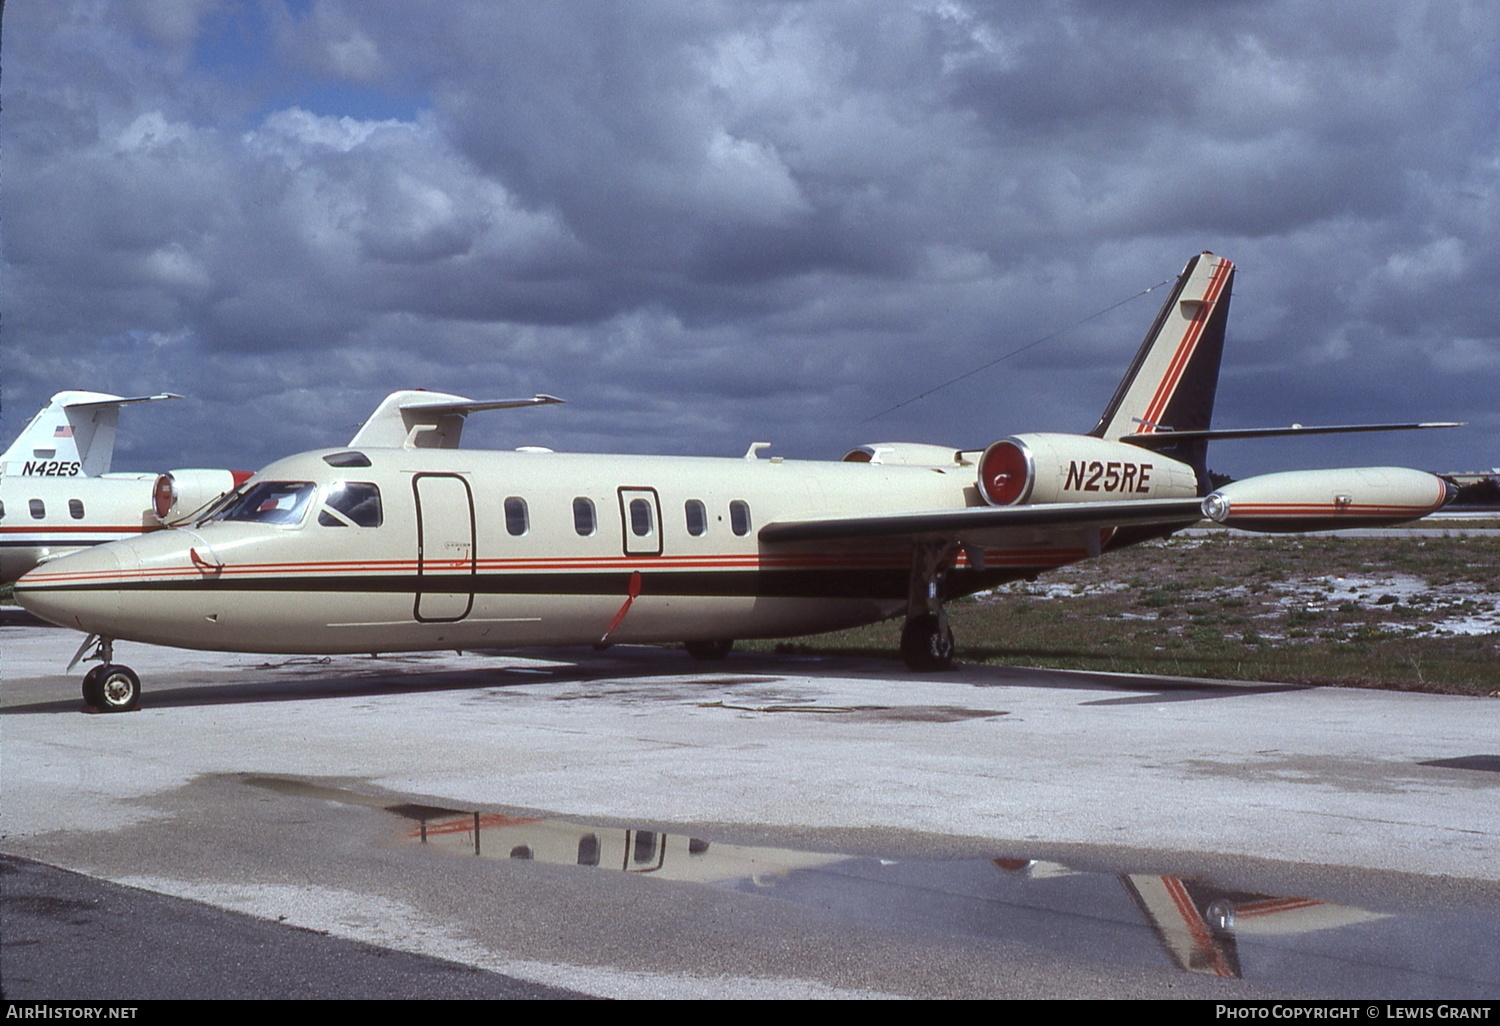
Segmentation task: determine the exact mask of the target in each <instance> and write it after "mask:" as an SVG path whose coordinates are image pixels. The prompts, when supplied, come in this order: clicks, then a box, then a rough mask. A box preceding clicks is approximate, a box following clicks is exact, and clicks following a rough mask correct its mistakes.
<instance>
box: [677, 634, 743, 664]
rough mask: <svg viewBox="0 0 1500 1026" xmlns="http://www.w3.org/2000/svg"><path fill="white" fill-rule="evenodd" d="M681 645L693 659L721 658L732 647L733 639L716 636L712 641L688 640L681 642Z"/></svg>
mask: <svg viewBox="0 0 1500 1026" xmlns="http://www.w3.org/2000/svg"><path fill="white" fill-rule="evenodd" d="M683 647H684V648H686V649H687V653H688V655H690V656H692V657H693V658H694V659H707V660H714V659H723V658H724V657H725V656H727V655H728V654H729V650H730V649H732V648H734V640H733V639H730V638H717V639H715V640H713V641H688V642H684V643H683Z"/></svg>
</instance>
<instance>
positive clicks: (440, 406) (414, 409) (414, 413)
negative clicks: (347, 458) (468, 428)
mask: <svg viewBox="0 0 1500 1026" xmlns="http://www.w3.org/2000/svg"><path fill="white" fill-rule="evenodd" d="M562 401H563V400H561V399H559V398H557V396H555V395H545V394H543V395H535V396H532V397H531V398H530V399H465V398H464V397H463V396H461V395H450V394H448V393H447V392H427V391H424V390H422V389H420V388H414V389H407V390H406V391H403V392H392V393H391V394H390V395H388V396H386V397H385V399H383V400H382V401H381V403H380V405H379V406H377V407H376V408H375V412H374V413H372V414H370V419H369V420H367V421H365V422H364V424H363V425H362V426H361V427H360V429H359V430H358V431H356V432H355V433H354V437H353V438H351V439H349V445H350V446H351V447H353V448H361V447H365V446H370V447H385V448H405V449H457V448H458V441H459V439H460V438H461V437H462V436H463V430H464V419H465V418H466V417H468V415H469V414H471V413H477V412H479V411H480V410H510V409H516V408H518V407H522V406H549V405H551V404H553V403H560V402H562Z"/></svg>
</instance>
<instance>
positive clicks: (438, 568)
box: [412, 474, 477, 623]
mask: <svg viewBox="0 0 1500 1026" xmlns="http://www.w3.org/2000/svg"><path fill="white" fill-rule="evenodd" d="M412 489H413V491H414V492H415V493H416V499H417V594H416V603H415V606H414V610H413V615H414V616H415V617H416V619H417V620H419V621H421V622H423V623H451V622H453V621H455V620H462V619H463V618H464V617H466V616H468V615H469V611H470V610H471V609H473V608H474V583H475V580H476V578H475V573H476V569H477V568H476V565H475V560H474V549H475V545H474V531H475V526H474V493H473V492H472V491H471V490H470V488H469V482H468V481H466V480H465V479H464V478H462V477H460V476H459V475H457V474H418V475H416V476H415V477H414V478H412Z"/></svg>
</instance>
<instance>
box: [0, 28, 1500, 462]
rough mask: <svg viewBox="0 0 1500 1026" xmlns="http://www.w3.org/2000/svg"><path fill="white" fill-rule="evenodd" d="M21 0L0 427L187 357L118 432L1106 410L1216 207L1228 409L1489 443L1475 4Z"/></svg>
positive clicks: (927, 434) (1487, 450)
mask: <svg viewBox="0 0 1500 1026" xmlns="http://www.w3.org/2000/svg"><path fill="white" fill-rule="evenodd" d="M8 13H9V15H10V17H8V18H7V19H6V24H5V30H6V31H5V39H4V41H5V44H6V47H5V58H6V60H5V64H4V71H5V75H4V81H3V84H4V89H5V95H4V112H3V115H0V130H3V132H4V147H5V156H6V165H5V178H4V181H3V194H0V204H3V210H0V213H3V224H4V229H5V237H4V247H5V248H4V256H5V260H6V267H5V269H4V270H5V277H4V281H3V290H4V291H3V300H4V351H3V353H0V360H3V364H0V366H3V370H4V400H5V417H4V425H5V430H6V432H7V433H13V432H14V431H15V430H17V429H18V428H19V425H20V423H21V422H23V421H24V419H25V418H26V417H28V416H29V415H30V413H31V412H32V411H33V410H34V409H35V408H36V406H38V405H40V404H41V403H42V402H43V401H44V400H45V398H46V397H47V395H49V394H50V393H51V392H54V391H57V390H60V389H63V388H69V387H94V388H102V389H106V390H114V391H118V392H131V393H135V392H146V391H156V390H160V389H163V388H170V389H173V390H176V391H182V392H188V393H190V394H192V395H194V396H195V397H197V400H198V401H197V402H195V403H192V404H178V406H179V409H178V410H175V411H172V412H158V411H155V410H152V411H146V412H138V413H133V414H132V415H131V416H130V419H129V423H128V426H127V430H126V431H125V432H124V433H123V435H122V438H124V439H126V440H125V441H122V453H130V452H131V451H132V450H133V451H134V452H135V453H140V454H141V457H142V459H145V460H147V462H146V463H145V464H144V465H147V466H156V465H160V464H171V465H183V464H185V463H193V464H203V463H228V464H233V465H237V466H239V465H247V464H248V465H254V464H258V463H261V462H264V461H266V460H269V459H271V458H274V457H275V456H278V455H281V454H284V453H285V452H287V451H291V450H294V449H298V448H302V447H305V446H307V445H311V444H325V443H328V444H334V443H338V442H341V441H342V440H344V439H345V438H347V436H348V434H350V433H352V430H353V428H354V426H355V425H357V423H358V422H359V421H360V420H361V419H362V418H363V416H364V415H365V414H366V413H368V411H369V409H370V408H372V407H373V405H374V403H375V402H376V401H377V400H378V399H379V398H380V396H382V395H383V394H384V393H385V392H387V391H390V390H392V389H395V388H398V387H408V386H413V385H419V386H426V387H431V388H441V389H448V390H455V391H460V392H465V393H468V394H473V395H479V396H483V397H491V396H496V395H508V394H524V393H528V392H533V391H551V392H556V393H560V394H564V395H566V396H567V397H568V398H569V399H571V400H572V404H571V405H570V406H568V407H564V408H561V409H555V410H544V411H526V412H522V413H517V414H504V415H498V416H496V417H494V418H493V419H491V420H487V421H484V422H482V423H481V422H476V423H475V424H474V425H472V426H471V428H470V437H472V438H474V439H475V440H487V441H491V442H493V443H495V444H507V445H508V444H517V443H520V442H537V443H541V444H551V445H555V446H558V447H561V448H624V449H631V450H644V451H682V450H692V451H699V452H720V453H731V454H736V455H737V454H738V453H740V452H742V451H743V449H744V446H745V444H746V443H747V442H748V441H750V440H752V439H759V438H771V439H773V440H775V441H777V442H778V443H780V450H781V451H787V452H791V453H794V454H799V455H836V454H837V453H839V452H841V451H843V449H845V448H847V447H848V446H849V445H852V444H855V443H858V442H860V441H867V440H870V439H875V438H891V437H908V438H914V439H919V440H931V441H952V442H954V443H957V444H964V445H980V444H984V443H985V442H986V441H988V440H990V439H992V438H994V437H996V436H998V435H1001V434H1005V433H1009V432H1012V431H1017V430H1026V429H1063V430H1078V429H1084V428H1087V427H1089V426H1091V425H1092V423H1093V421H1094V419H1095V417H1096V416H1097V411H1098V409H1099V408H1100V407H1101V406H1102V404H1103V403H1104V401H1105V400H1106V399H1107V398H1108V396H1109V394H1110V392H1111V390H1112V388H1113V384H1114V381H1115V380H1116V379H1117V377H1118V375H1119V374H1120V372H1121V371H1122V370H1123V367H1124V365H1125V364H1126V363H1127V362H1128V360H1129V357H1130V355H1131V353H1132V351H1133V347H1134V345H1135V343H1136V342H1137V341H1138V339H1139V337H1140V334H1141V333H1142V332H1143V331H1144V329H1145V326H1146V325H1147V324H1148V323H1149V321H1150V320H1151V317H1152V314H1153V313H1154V308H1155V305H1156V303H1157V302H1158V301H1159V297H1160V295H1161V293H1160V292H1157V293H1152V294H1151V295H1150V296H1145V297H1142V298H1138V299H1136V300H1135V301H1133V302H1131V303H1129V304H1127V305H1125V306H1123V307H1121V308H1120V309H1119V310H1116V311H1113V312H1111V313H1108V314H1106V315H1103V316H1098V317H1093V316H1091V315H1094V314H1097V313H1098V312H1099V311H1101V310H1103V309H1104V308H1105V307H1106V306H1108V305H1110V304H1112V303H1114V302H1116V301H1118V300H1121V299H1123V298H1125V297H1128V296H1131V295H1134V294H1136V293H1139V292H1140V291H1141V290H1143V289H1144V288H1146V287H1147V286H1149V285H1151V284H1152V283H1154V282H1156V281H1159V280H1161V279H1163V278H1166V277H1168V276H1170V275H1172V274H1174V273H1175V272H1176V271H1177V270H1178V269H1179V268H1180V267H1181V266H1182V263H1183V261H1184V260H1185V259H1186V258H1187V257H1188V256H1189V255H1190V254H1192V253H1194V252H1197V251H1199V250H1201V249H1213V250H1214V251H1216V252H1221V253H1224V254H1226V255H1228V256H1230V257H1231V258H1233V259H1235V260H1236V261H1237V263H1238V264H1239V266H1240V268H1241V276H1240V278H1239V281H1238V284H1237V290H1236V295H1235V298H1234V303H1233V313H1232V317H1231V327H1230V346H1229V350H1228V351H1227V353H1226V363H1225V371H1224V379H1223V386H1222V388H1221V390H1220V405H1219V410H1220V414H1219V418H1218V419H1219V421H1220V422H1221V423H1225V424H1230V423H1233V424H1261V423H1278V422H1286V421H1289V420H1300V421H1304V422H1312V421H1322V420H1329V421H1331V420H1353V421H1368V420H1376V419H1385V418H1405V417H1457V418H1468V419H1470V420H1472V421H1474V422H1475V427H1473V428H1471V429H1469V431H1467V432H1466V433H1465V434H1464V435H1462V436H1460V435H1458V434H1456V433H1452V434H1450V435H1449V436H1448V437H1446V438H1444V439H1442V440H1441V442H1436V441H1432V440H1431V439H1429V438H1425V437H1424V438H1422V439H1421V440H1419V441H1410V440H1409V441H1403V442H1401V443H1399V446H1400V448H1399V451H1400V452H1401V454H1402V455H1403V456H1405V457H1407V458H1408V459H1409V462H1413V463H1415V464H1417V465H1437V464H1441V465H1442V466H1444V467H1445V468H1448V469H1451V468H1452V467H1453V466H1462V465H1469V464H1472V465H1475V466H1479V465H1490V464H1493V463H1496V462H1500V453H1496V451H1495V445H1494V438H1495V433H1496V431H1497V429H1500V415H1497V413H1496V404H1495V403H1494V398H1493V397H1494V393H1495V385H1496V383H1497V381H1500V300H1497V291H1496V289H1495V288H1494V282H1495V281H1496V280H1497V277H1500V274H1497V272H1500V253H1497V246H1500V243H1497V242H1496V239H1497V238H1500V234H1497V232H1500V223H1497V222H1500V191H1497V178H1500V140H1497V130H1496V125H1497V103H1496V101H1495V99H1494V97H1495V96H1496V95H1497V88H1500V72H1497V69H1496V66H1495V61H1494V56H1493V55H1494V53H1495V52H1496V49H1497V48H1496V43H1497V41H1500V40H1497V38H1496V37H1497V31H1496V28H1495V27H1494V25H1493V19H1492V18H1491V17H1490V16H1489V11H1488V9H1487V8H1486V7H1485V6H1484V5H1481V4H1478V3H1463V2H1457V0H1455V2H1445V3H1426V4H1423V3H1394V2H1391V3H1385V4H1342V3H1330V4H1320V5H1307V4H1299V3H1278V2H1248V0H1247V2H1241V3H1222V4H1213V5H1204V4H1193V3H1166V2H1158V3H1140V4H1131V5H1124V6H1123V7H1122V6H1121V5H1110V4H1102V3H1081V2H1078V3H1048V4H1024V5H1022V4H964V3H958V2H946V0H944V2H936V0H934V2H918V3H909V4H894V3H868V4H866V3H831V2H830V3H777V4H763V3H734V2H720V3H685V2H665V0H662V2H631V3H597V2H586V3H585V2H578V3H553V4H535V3H521V2H518V3H495V2H478V0H472V2H461V0H455V2H447V3H443V4H429V3H415V2H413V3H403V4H381V5H370V4H364V3H355V2H352V0H322V2H313V3H298V4H290V3H281V2H279V0H263V2H262V0H241V2H235V0H202V2H195V0H175V2H168V0H139V2H134V3H103V2H93V0H73V2H56V3H50V4H40V5H38V4H28V5H21V6H17V5H12V7H11V10H10V11H9V12H8ZM1070 326H1071V327H1070ZM1060 328H1068V330H1066V331H1064V332H1062V333H1061V334H1060V335H1059V336H1058V338H1057V339H1055V340H1054V341H1051V342H1049V343H1047V344H1045V345H1043V346H1039V347H1037V348H1035V349H1030V350H1027V351H1026V352H1025V353H1024V354H1023V355H1021V356H1018V357H1016V358H1015V359H1013V360H1010V361H1007V362H1005V363H1002V364H1000V365H999V366H998V367H996V368H994V369H992V370H990V371H987V372H985V373H984V374H981V375H976V376H975V377H973V378H970V379H966V380H964V381H963V382H961V383H959V384H956V385H954V386H953V387H952V388H949V389H946V390H943V391H941V392H938V393H936V394H935V395H934V396H933V397H932V398H929V399H927V400H924V401H922V402H917V403H910V404H907V405H901V406H900V407H899V408H898V409H897V410H896V411H895V412H893V413H890V414H888V415H886V416H883V417H880V418H878V419H877V420H875V421H874V422H872V423H867V424H859V422H860V421H861V420H863V419H864V418H866V417H868V416H869V415H871V414H873V413H875V412H877V411H880V410H883V409H886V408H887V407H890V406H893V405H896V404H899V403H902V401H903V400H906V399H909V398H910V397H912V396H913V395H915V394H917V393H919V392H922V391H924V390H926V389H928V388H930V387H931V386H933V385H935V384H937V383H939V382H941V381H944V380H947V379H948V378H951V377H954V376H955V375H956V374H960V373H962V372H963V371H966V370H968V369H970V368H972V367H975V366H978V365H980V364H983V363H986V362H988V361H990V360H993V359H994V358H995V357H996V356H998V355H1000V354H1001V353H1004V352H1006V351H1008V350H1010V349H1015V348H1019V347H1020V346H1023V345H1025V344H1027V343H1029V342H1032V341H1034V340H1036V339H1038V338H1041V337H1043V336H1045V335H1049V334H1051V333H1053V332H1057V331H1058V329H1060ZM229 411H233V412H229ZM226 422H232V423H234V424H235V425H237V427H236V429H234V430H228V431H226V430H224V429H223V427H222V425H223V424H225V423H226ZM1395 444H1396V443H1391V445H1395ZM1361 445H1364V446H1365V448H1364V449H1361V448H1360V446H1361ZM1390 451H1397V450H1394V449H1392V448H1391V447H1390V446H1389V445H1388V446H1386V448H1385V449H1383V450H1378V451H1377V450H1375V449H1373V448H1371V447H1370V446H1369V445H1368V443H1367V441H1365V440H1359V439H1352V440H1344V441H1342V442H1341V443H1340V446H1339V447H1329V448H1327V449H1325V450H1318V451H1316V452H1314V453H1312V454H1310V458H1309V454H1306V453H1299V454H1298V459H1299V460H1302V461H1304V462H1307V461H1316V460H1318V459H1320V458H1327V459H1332V458H1333V456H1334V455H1337V456H1338V457H1339V458H1340V459H1343V460H1344V461H1345V462H1349V461H1354V462H1360V461H1368V462H1383V461H1384V456H1383V455H1382V453H1383V452H1390ZM1221 457H1222V458H1220V459H1218V460H1216V462H1217V463H1219V464H1220V465H1224V466H1226V467H1227V466H1229V464H1231V463H1232V464H1234V466H1233V468H1232V469H1235V470H1238V471H1242V472H1248V471H1249V470H1252V469H1269V468H1270V467H1272V466H1275V465H1278V464H1283V463H1285V462H1286V461H1285V460H1283V459H1281V458H1280V454H1279V453H1278V452H1277V451H1275V450H1274V449H1272V450H1270V451H1262V449H1254V448H1252V449H1249V450H1247V451H1246V452H1245V453H1244V454H1243V455H1242V454H1241V453H1240V452H1239V451H1238V450H1236V451H1234V452H1233V453H1231V452H1230V451H1229V450H1228V449H1226V450H1225V452H1224V453H1222V454H1221ZM124 459H125V456H124V455H122V460H124ZM122 465H125V464H124V463H122Z"/></svg>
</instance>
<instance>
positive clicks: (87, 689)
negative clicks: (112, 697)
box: [83, 666, 104, 712]
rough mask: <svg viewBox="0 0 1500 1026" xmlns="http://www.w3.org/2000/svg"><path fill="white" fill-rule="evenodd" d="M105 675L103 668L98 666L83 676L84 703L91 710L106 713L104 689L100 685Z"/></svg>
mask: <svg viewBox="0 0 1500 1026" xmlns="http://www.w3.org/2000/svg"><path fill="white" fill-rule="evenodd" d="M103 673H104V667H103V666H96V667H94V668H93V669H92V670H90V671H89V672H88V673H86V674H84V675H83V701H84V704H85V705H87V706H88V707H89V708H90V709H97V710H99V711H100V712H103V711H104V688H103V687H102V686H101V685H100V683H99V678H100V676H102V675H103Z"/></svg>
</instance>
